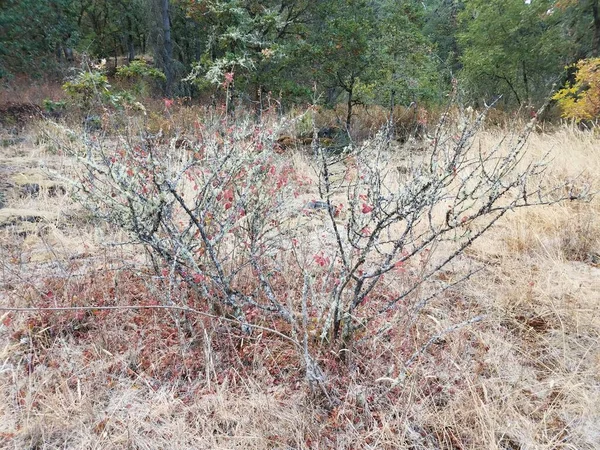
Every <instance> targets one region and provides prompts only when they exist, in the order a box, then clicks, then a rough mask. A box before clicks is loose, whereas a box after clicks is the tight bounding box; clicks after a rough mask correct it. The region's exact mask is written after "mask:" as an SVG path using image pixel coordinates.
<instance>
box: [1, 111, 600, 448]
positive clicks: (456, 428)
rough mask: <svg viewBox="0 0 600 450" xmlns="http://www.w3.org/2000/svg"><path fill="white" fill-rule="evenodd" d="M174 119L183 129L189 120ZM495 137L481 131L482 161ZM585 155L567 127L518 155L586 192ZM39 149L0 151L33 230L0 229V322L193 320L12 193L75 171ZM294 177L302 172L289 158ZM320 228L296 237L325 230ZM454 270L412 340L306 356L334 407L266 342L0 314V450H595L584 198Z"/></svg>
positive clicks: (598, 161) (596, 399)
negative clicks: (22, 181)
mask: <svg viewBox="0 0 600 450" xmlns="http://www.w3.org/2000/svg"><path fill="white" fill-rule="evenodd" d="M178 114H179V113H178ZM180 114H188V116H189V117H187V118H186V120H187V121H189V122H190V123H193V115H194V114H193V113H189V112H188V113H185V112H181V113H180ZM158 117H159V115H157V119H156V120H157V125H156V126H157V128H161V125H160V124H158V122H159V121H158ZM160 117H162V113H161V114H160ZM161 120H163V119H162V118H161ZM165 123H166V122H165ZM165 126H166V125H165ZM502 135H503V133H502V132H500V131H497V130H496V131H494V130H490V131H487V132H484V133H482V134H481V135H480V136H479V139H480V143H481V146H482V147H484V148H486V147H490V146H492V145H494V144H495V143H496V142H498V141H499V140H500V138H501V136H502ZM598 143H599V141H598V139H597V138H596V137H595V136H594V135H593V134H592V133H580V132H577V131H574V130H572V129H566V128H565V129H561V130H559V131H556V132H554V133H552V134H537V135H533V136H532V137H531V139H530V141H529V144H528V145H529V151H530V155H531V156H532V157H539V156H541V155H544V154H546V153H548V152H549V153H550V156H551V157H552V161H551V162H550V175H551V177H553V178H554V179H555V180H557V181H559V180H564V179H566V178H569V177H573V176H576V175H579V174H582V176H583V177H584V178H587V179H588V180H589V181H590V182H591V183H592V184H593V187H594V189H596V190H597V189H599V188H600V182H599V181H598V177H597V174H598V173H599V170H600V153H599V152H598V150H597V149H598ZM49 145H50V144H49V142H48V141H45V140H43V139H40V140H38V144H37V145H36V140H35V139H33V138H31V137H29V138H28V139H27V140H26V141H24V142H23V143H21V144H17V145H16V146H12V147H6V148H0V152H2V154H0V171H1V172H0V173H2V175H3V176H6V179H7V180H9V182H8V185H7V186H8V187H3V186H4V185H0V188H2V189H4V191H5V192H4V193H5V197H6V199H7V204H6V205H5V206H6V208H11V209H12V210H15V209H17V210H28V211H32V210H33V211H36V210H37V211H43V212H46V213H47V214H48V216H47V217H46V218H42V219H41V221H40V222H37V223H29V222H28V223H20V224H11V225H8V226H4V227H2V225H1V224H0V227H1V228H0V249H1V250H0V251H1V256H2V258H1V260H2V262H1V263H0V264H1V266H0V282H1V285H0V286H1V287H0V305H3V306H6V305H11V306H21V307H22V306H32V305H33V306H44V305H45V306H60V305H92V304H93V305H106V306H109V305H130V304H154V302H156V301H159V300H161V299H163V298H164V296H166V295H171V296H173V298H178V299H186V301H187V302H188V304H192V305H193V306H195V307H197V308H198V309H200V310H202V311H205V309H203V308H205V307H204V306H203V305H201V304H195V303H194V297H193V295H192V294H191V293H190V292H188V291H187V290H186V288H185V287H182V286H179V285H169V283H167V282H166V281H165V280H163V279H161V278H160V277H157V275H156V274H155V273H154V272H153V271H152V270H150V269H149V268H148V261H147V259H146V257H145V254H144V252H143V251H140V249H139V248H138V247H136V246H134V245H118V246H111V245H107V244H110V243H111V242H124V241H126V237H125V236H122V235H120V234H119V233H117V232H116V231H115V230H111V229H110V228H109V227H107V226H106V225H104V224H101V223H97V222H95V221H94V220H92V219H90V218H89V217H87V216H86V215H84V214H83V213H82V212H81V211H80V210H78V209H77V208H76V207H74V206H73V205H72V204H71V201H70V198H69V196H68V194H66V193H65V194H62V193H58V194H57V193H56V192H54V193H52V194H50V192H49V191H48V189H47V187H46V185H42V184H43V183H41V184H40V185H41V186H42V188H41V190H40V192H38V193H36V194H35V195H31V194H27V193H26V195H22V194H19V193H18V192H17V191H16V189H18V183H16V182H14V181H10V180H12V179H13V177H15V176H18V175H19V174H27V173H31V172H28V171H31V170H34V169H35V170H38V169H37V166H38V162H39V161H40V160H43V161H44V162H45V166H46V167H50V168H51V169H52V168H54V169H56V170H57V171H61V172H65V171H70V170H72V168H71V166H70V165H69V164H68V161H65V158H64V157H62V156H60V155H59V154H56V153H55V152H53V151H51V150H52V149H49V147H48V146H49ZM477 145H479V144H477ZM292 159H293V161H294V164H295V165H296V166H298V167H299V168H300V170H301V171H302V173H304V174H307V175H309V174H310V169H309V166H308V159H307V157H306V156H303V155H298V154H296V155H293V157H292ZM35 173H36V174H39V173H40V172H35ZM43 173H46V176H47V177H48V178H49V175H48V174H47V172H43ZM36 179H37V178H36ZM38 181H39V180H38ZM310 195H311V193H310V192H308V193H306V196H307V198H309V197H310ZM0 212H2V209H0ZM67 213H68V214H67ZM319 220H320V219H319V218H318V216H317V217H314V218H312V219H311V220H310V221H309V222H308V224H307V227H308V226H310V227H311V229H310V233H313V234H315V233H320V232H322V230H324V227H323V226H320V225H319ZM463 263H473V264H482V265H483V266H484V270H483V271H482V272H480V273H479V274H478V275H477V276H476V277H474V278H472V279H470V280H469V281H468V282H466V283H464V284H462V285H460V286H459V287H458V288H455V289H453V290H451V291H449V292H447V294H446V295H444V296H441V297H440V298H439V299H437V300H435V301H434V302H432V303H430V304H429V305H428V306H427V307H426V308H425V309H424V310H423V311H422V313H421V314H420V315H419V317H418V318H417V320H416V322H415V323H414V324H413V325H411V326H410V327H409V326H406V327H404V324H406V323H407V322H406V318H404V317H401V316H399V317H398V318H397V321H396V322H394V323H396V327H395V328H393V329H392V330H390V331H388V332H384V333H380V334H376V333H373V334H372V335H365V336H361V338H363V339H360V340H359V342H358V344H357V345H356V347H355V348H354V349H353V352H354V353H353V354H350V355H348V357H347V358H346V360H345V361H344V362H342V361H341V360H340V359H339V358H337V357H335V355H333V354H332V352H333V349H332V351H331V352H329V351H327V350H323V351H322V352H321V353H319V361H320V363H321V365H322V367H323V368H324V370H325V371H326V373H327V375H328V388H329V389H330V394H331V396H333V397H335V398H337V399H339V402H338V403H337V404H335V405H329V404H328V402H327V401H325V400H324V399H323V398H322V397H321V396H320V395H319V394H318V393H315V392H312V391H311V390H310V389H309V387H308V386H307V385H306V383H305V382H304V378H303V377H304V373H303V369H302V367H301V363H300V361H299V359H298V355H297V353H296V351H295V350H294V349H293V348H291V347H290V345H289V344H287V343H286V342H285V341H282V340H281V339H279V338H277V336H275V335H272V334H269V333H267V332H264V333H260V332H258V333H254V334H253V335H252V336H251V337H248V336H246V335H243V334H242V333H240V332H238V331H237V330H236V328H235V327H231V326H230V325H229V324H228V323H227V322H225V321H221V320H218V319H211V318H206V317H201V316H190V315H188V316H183V315H181V314H179V313H175V312H168V311H152V310H138V311H123V312H109V311H95V312H85V313H82V312H77V311H74V312H60V313H56V312H55V313H49V312H48V313H35V314H14V313H6V314H4V313H0V337H1V340H0V342H2V345H0V416H1V420H0V447H3V448H37V449H43V448H141V449H155V448H173V449H187V448H206V449H226V448H227V449H229V448H252V449H309V448H335V449H355V448H382V449H398V448H400V449H402V448H404V449H498V450H501V449H519V448H520V449H594V448H598V447H597V445H598V442H600V413H599V410H598V407H597V405H598V404H600V388H599V386H600V376H599V374H600V350H599V349H600V345H599V344H600V313H599V309H598V308H599V306H598V305H600V199H598V198H596V199H594V200H593V201H591V202H589V203H577V204H575V203H565V204H560V205H555V206H552V207H546V208H536V209H531V210H522V211H518V212H515V213H512V214H509V215H508V216H507V217H505V219H503V220H502V222H501V223H500V224H499V225H498V226H497V227H496V228H494V229H493V230H492V231H491V232H490V233H489V234H488V235H487V236H486V237H485V238H483V239H482V240H480V241H479V242H478V243H477V244H476V245H475V246H474V247H473V248H471V249H470V250H469V251H468V252H467V255H466V257H465V260H464V261H463ZM289 270H290V272H289V273H288V274H285V276H286V278H287V279H288V283H290V285H291V284H292V283H293V279H294V277H295V275H294V272H292V270H293V268H292V266H291V265H290V269H289ZM441 276H444V277H452V276H453V274H452V273H451V272H450V271H448V272H447V273H445V274H443V275H441ZM480 314H485V319H484V320H483V321H482V322H480V323H477V324H474V325H471V326H468V327H464V328H461V329H459V330H457V331H455V332H452V333H449V334H446V335H443V336H441V337H440V338H439V339H437V340H436V341H435V343H434V344H433V345H432V346H431V347H429V348H428V349H427V351H426V352H424V354H423V355H422V356H421V357H420V358H419V359H418V361H417V363H416V364H415V365H414V366H413V367H412V368H411V370H410V372H409V374H408V376H407V378H406V380H405V382H404V383H403V384H401V385H399V386H397V387H394V388H393V389H390V382H389V379H391V378H394V377H395V376H397V374H398V373H399V371H400V370H401V368H402V364H403V361H405V360H406V358H407V357H408V356H410V354H411V353H412V351H413V350H414V348H418V347H420V345H422V343H423V342H426V341H427V340H428V339H429V338H430V337H431V336H434V335H436V334H438V333H441V332H443V331H444V330H446V329H447V328H448V327H449V326H451V325H453V324H456V323H459V322H462V321H464V320H468V319H469V318H471V317H474V316H477V315H480ZM263 325H266V326H269V327H271V326H274V327H277V326H279V325H278V324H277V323H263ZM189 330H196V331H195V332H191V331H189Z"/></svg>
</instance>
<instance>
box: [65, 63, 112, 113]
mask: <svg viewBox="0 0 600 450" xmlns="http://www.w3.org/2000/svg"><path fill="white" fill-rule="evenodd" d="M63 89H64V90H65V92H66V93H67V94H69V95H70V96H71V97H72V98H73V99H74V100H75V101H76V102H77V103H78V104H79V105H80V106H81V107H82V108H83V109H89V108H90V107H91V106H92V104H93V103H94V102H96V101H97V100H98V99H106V100H108V99H110V95H111V91H110V89H111V86H110V84H109V83H108V78H107V77H106V75H105V74H104V73H102V72H100V71H89V72H88V71H81V72H80V73H79V74H78V75H77V76H75V77H74V78H73V79H72V80H70V81H67V82H66V83H65V84H63Z"/></svg>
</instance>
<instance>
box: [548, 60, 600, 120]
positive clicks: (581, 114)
mask: <svg viewBox="0 0 600 450" xmlns="http://www.w3.org/2000/svg"><path fill="white" fill-rule="evenodd" d="M574 66H575V67H576V68H577V74H576V75H575V82H574V83H569V84H567V85H566V86H565V87H564V88H562V89H561V90H559V91H558V92H557V93H556V94H554V96H553V97H552V98H553V99H554V100H556V101H557V102H558V105H559V106H560V108H561V110H562V116H563V117H565V118H567V119H575V120H576V121H578V122H579V121H582V120H594V119H597V118H599V117H600V58H590V59H583V60H581V61H579V62H578V63H577V64H575V65H574Z"/></svg>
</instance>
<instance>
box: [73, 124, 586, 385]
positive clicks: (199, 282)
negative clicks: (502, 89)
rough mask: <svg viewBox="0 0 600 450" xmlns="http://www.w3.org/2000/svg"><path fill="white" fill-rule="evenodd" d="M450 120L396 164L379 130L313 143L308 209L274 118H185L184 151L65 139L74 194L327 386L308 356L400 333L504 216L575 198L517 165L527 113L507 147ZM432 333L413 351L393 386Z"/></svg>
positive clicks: (580, 193) (463, 272)
mask: <svg viewBox="0 0 600 450" xmlns="http://www.w3.org/2000/svg"><path fill="white" fill-rule="evenodd" d="M445 120H446V117H445V116H444V117H442V121H441V125H440V127H439V128H438V130H437V132H436V134H435V137H434V140H433V141H432V142H431V145H430V146H429V148H428V149H427V151H426V152H425V153H424V154H423V155H422V156H421V157H420V158H419V159H417V160H415V161H414V164H413V165H412V166H409V167H406V168H402V169H403V170H400V168H398V167H395V166H394V165H392V164H391V162H392V161H394V158H393V153H394V149H393V148H392V147H391V145H392V142H391V140H390V139H389V133H388V132H386V130H383V131H382V132H380V133H378V134H377V135H376V136H375V137H374V138H373V139H370V140H367V141H365V142H363V143H362V144H360V145H355V146H352V145H350V146H348V147H347V148H346V149H345V152H344V153H343V154H342V155H330V154H328V153H327V151H326V149H323V148H320V147H319V144H318V139H314V140H313V146H314V148H313V150H314V153H315V154H316V155H317V156H316V159H315V160H313V163H314V165H315V167H316V170H317V173H318V186H317V188H318V193H319V195H320V197H321V200H320V201H313V202H311V204H312V205H317V204H319V205H320V204H321V203H322V204H323V206H324V207H323V208H319V211H322V212H319V211H315V209H316V208H303V206H304V203H305V200H303V198H302V195H303V194H306V193H307V192H309V191H310V188H311V184H310V183H311V181H310V180H309V179H308V178H306V177H305V176H304V175H303V174H301V173H299V171H298V170H297V168H296V167H295V166H294V165H292V164H291V163H290V159H289V157H288V156H287V155H282V154H278V153H277V152H276V151H275V137H276V136H277V135H278V125H276V124H273V123H270V122H267V121H265V122H261V123H256V122H252V121H250V120H244V119H243V118H241V119H238V120H237V121H234V122H232V119H231V118H228V117H226V116H224V117H221V118H219V120H212V121H210V120H206V122H204V123H201V122H199V121H198V122H196V126H195V135H194V137H193V139H191V140H190V139H188V145H186V146H185V147H179V148H178V146H177V145H176V144H177V142H178V141H177V139H173V140H171V141H170V142H165V141H161V140H160V139H158V140H157V139H149V138H145V139H139V138H137V139H136V138H135V135H137V136H140V135H143V133H131V135H129V136H127V137H124V138H122V139H120V140H119V141H118V144H116V146H114V148H113V147H108V146H107V145H105V144H103V143H102V142H101V141H99V140H96V141H89V140H88V141H82V142H81V143H75V144H74V145H73V147H72V149H71V151H72V152H73V153H75V154H76V155H77V157H78V159H79V161H80V162H81V164H82V169H83V170H82V171H81V176H80V179H79V180H78V181H77V183H76V186H77V191H76V196H77V197H78V199H79V200H80V201H81V202H82V203H83V205H85V207H87V208H88V209H89V210H90V211H91V212H93V214H94V215H95V216H97V217H99V218H102V219H104V220H107V221H109V222H111V223H113V224H115V225H117V226H118V227H120V228H121V229H124V230H126V231H127V232H128V233H129V234H130V235H131V236H133V237H134V238H135V239H136V240H137V241H138V242H140V243H142V244H143V245H145V246H146V247H147V248H149V249H150V251H151V254H152V255H153V256H154V258H155V268H156V270H157V271H158V272H159V274H160V276H162V277H165V278H167V279H170V280H172V282H173V283H175V282H177V281H176V280H181V282H183V283H185V284H187V285H189V286H190V287H191V288H192V289H193V290H194V291H195V292H196V294H197V296H198V298H199V299H201V301H203V302H205V303H206V305H207V307H209V308H210V309H211V311H212V313H213V314H216V315H219V316H223V317H228V318H229V320H233V321H235V322H237V323H238V324H239V326H240V327H241V329H242V330H244V332H251V330H252V328H262V329H265V327H267V325H268V327H267V328H269V329H271V331H272V332H274V333H277V334H278V335H279V336H281V337H284V338H285V339H286V340H287V341H289V342H291V343H293V345H294V346H295V348H297V350H298V352H299V354H300V355H301V356H302V359H303V361H304V365H305V369H306V376H307V379H308V380H309V381H310V382H311V383H313V382H316V383H317V384H319V385H322V382H323V381H324V374H323V372H322V370H321V368H320V367H319V365H318V364H317V358H316V357H315V356H313V355H315V352H317V353H318V352H320V351H321V350H320V349H326V348H330V347H331V346H334V347H336V348H337V351H338V352H339V351H343V350H344V351H345V352H344V351H343V352H342V353H339V354H341V355H344V354H346V353H347V350H348V349H350V348H351V347H352V346H353V345H354V343H355V342H357V341H358V340H359V339H369V338H374V337H375V336H378V335H380V334H381V333H383V332H386V331H389V330H391V329H394V330H395V331H396V332H402V331H403V330H408V329H409V328H410V327H411V324H412V323H414V321H415V318H416V317H418V315H419V313H420V312H421V311H422V310H423V308H424V307H425V306H426V305H427V304H428V302H429V301H430V300H432V299H433V298H435V297H436V296H438V295H440V294H441V293H444V292H447V291H449V290H451V289H452V288H453V287H454V286H456V285H457V284H459V283H460V282H461V281H463V280H465V279H467V278H469V277H470V276H471V275H472V274H473V273H474V270H470V269H469V268H468V267H467V268H466V269H465V268H462V267H461V265H460V264H458V262H459V261H460V258H461V257H462V256H463V255H464V253H465V250H466V249H468V248H469V246H471V245H472V244H473V243H474V242H475V241H476V240H477V239H479V238H480V237H481V236H482V235H484V234H485V233H486V232H487V231H488V230H489V229H490V228H491V227H492V226H493V225H494V224H495V223H497V221H498V220H499V219H500V218H501V217H503V216H504V215H506V214H507V213H509V212H510V211H513V210H514V209H516V208H521V207H529V206H534V205H544V204H551V203H555V202H559V201H562V200H567V199H568V200H576V199H581V198H584V197H585V196H586V192H587V191H586V190H585V188H581V189H579V190H576V189H575V186H574V185H573V183H572V182H569V181H567V182H565V183H564V184H561V185H546V184H545V183H544V181H543V174H544V171H545V164H544V163H543V162H531V163H526V162H525V160H524V156H525V155H524V152H525V143H526V140H527V137H528V135H529V133H530V132H531V130H532V128H533V122H532V123H530V124H529V126H528V127H527V128H526V130H525V131H524V132H523V133H522V134H521V135H520V136H518V138H517V139H516V140H515V141H514V142H512V143H511V144H510V145H509V146H508V148H501V147H496V148H494V149H492V150H491V151H486V152H484V151H482V150H481V149H479V150H477V149H474V148H473V146H472V145H473V142H474V138H475V134H476V132H477V130H478V128H479V126H480V125H481V123H482V121H483V116H479V117H478V118H477V120H476V121H475V123H473V124H470V125H468V126H465V128H464V129H463V130H462V133H460V134H458V135H455V134H452V133H449V132H447V131H446V130H448V129H450V127H448V126H447V124H446V123H445ZM280 125H282V124H280ZM316 134H317V133H316V129H315V135H316ZM314 214H325V217H326V218H328V219H327V223H328V225H327V226H326V228H324V229H323V232H321V233H320V234H318V235H315V234H314V233H311V232H310V226H307V225H306V222H308V223H309V224H310V222H311V220H313V219H312V218H313V217H314ZM463 266H466V264H463ZM166 301H169V302H173V301H174V299H168V300H166ZM182 301H184V300H182ZM477 320H480V318H479V317H475V318H472V319H470V320H467V321H465V322H464V324H469V323H473V322H474V321H477ZM464 324H462V325H464ZM459 325H461V324H459ZM459 325H457V326H455V327H453V328H451V329H450V330H453V329H456V327H458V326H459ZM462 325H461V326H462ZM433 341H434V339H433V338H432V339H431V340H429V341H427V342H426V343H425V344H424V346H423V347H421V348H416V349H414V352H413V353H412V355H409V356H408V357H407V358H406V360H405V361H404V363H405V368H404V369H403V370H401V371H400V373H398V375H397V377H396V378H395V379H394V380H393V381H394V384H395V383H397V382H400V381H401V380H402V378H403V375H404V373H405V371H406V368H407V367H408V366H410V364H412V362H414V360H415V359H416V358H417V357H418V356H419V354H420V353H421V352H423V351H424V350H425V349H426V348H427V347H428V346H429V345H430V344H431V343H432V342H433Z"/></svg>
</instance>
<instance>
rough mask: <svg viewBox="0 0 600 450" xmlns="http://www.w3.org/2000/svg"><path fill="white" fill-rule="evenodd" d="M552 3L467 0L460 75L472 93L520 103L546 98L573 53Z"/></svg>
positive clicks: (462, 15)
mask: <svg viewBox="0 0 600 450" xmlns="http://www.w3.org/2000/svg"><path fill="white" fill-rule="evenodd" d="M551 7H552V2H550V1H548V0H537V1H533V2H530V3H529V4H528V3H526V2H524V1H523V0H467V1H465V8H464V10H463V11H462V12H461V13H460V15H459V18H460V22H461V24H462V32H461V33H460V34H459V44H460V46H461V50H462V56H461V58H460V59H461V62H462V63H463V70H462V74H461V76H462V78H463V80H464V81H465V82H466V85H467V88H468V90H469V91H470V94H471V97H472V98H474V99H478V100H488V99H490V98H492V97H495V96H497V95H503V96H504V98H505V101H506V102H507V103H512V104H513V105H515V104H516V105H517V106H519V105H521V104H524V103H532V102H540V101H543V99H544V98H545V97H546V96H547V95H548V92H549V91H550V89H551V86H552V84H553V83H554V82H556V81H557V75H558V74H560V73H561V69H562V66H563V65H564V64H565V62H566V61H565V60H564V55H566V54H567V53H568V41H565V40H564V39H562V34H561V29H560V27H558V26H556V21H557V20H558V19H559V17H558V14H554V13H553V12H552V9H551Z"/></svg>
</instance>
